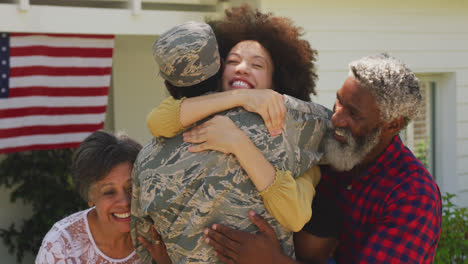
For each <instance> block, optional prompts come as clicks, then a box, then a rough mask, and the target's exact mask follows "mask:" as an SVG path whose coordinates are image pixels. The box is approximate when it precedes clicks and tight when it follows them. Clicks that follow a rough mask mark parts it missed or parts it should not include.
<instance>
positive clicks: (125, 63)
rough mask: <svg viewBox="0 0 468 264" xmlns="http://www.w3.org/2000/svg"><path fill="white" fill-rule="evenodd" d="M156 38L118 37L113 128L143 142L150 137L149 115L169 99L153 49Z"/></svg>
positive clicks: (116, 42) (114, 70) (114, 78)
mask: <svg viewBox="0 0 468 264" xmlns="http://www.w3.org/2000/svg"><path fill="white" fill-rule="evenodd" d="M155 40H156V36H122V35H120V36H116V39H115V51H114V65H113V69H112V86H113V87H112V88H113V103H114V114H113V116H114V129H115V131H119V130H123V131H126V132H127V133H128V134H129V136H131V137H133V138H135V139H137V140H138V141H139V142H140V143H142V144H144V143H146V142H147V141H148V140H149V139H150V138H151V135H150V133H149V132H148V129H147V128H146V123H145V119H146V115H147V114H148V113H149V112H150V111H151V109H153V108H154V107H156V106H157V105H158V104H159V103H160V102H161V101H162V100H163V99H164V98H166V97H167V96H168V93H167V91H166V88H165V86H164V84H163V80H162V79H161V77H160V76H159V74H158V72H159V69H158V67H157V65H156V62H155V61H154V59H153V54H152V52H151V46H152V45H153V42H154V41H155Z"/></svg>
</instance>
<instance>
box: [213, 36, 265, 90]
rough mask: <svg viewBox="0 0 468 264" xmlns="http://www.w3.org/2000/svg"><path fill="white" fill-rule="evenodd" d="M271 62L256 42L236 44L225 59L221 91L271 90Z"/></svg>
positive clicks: (263, 49) (247, 41) (248, 41)
mask: <svg viewBox="0 0 468 264" xmlns="http://www.w3.org/2000/svg"><path fill="white" fill-rule="evenodd" d="M272 79H273V61H272V59H271V57H270V54H269V53H268V51H267V50H266V49H265V48H264V47H263V46H262V45H261V44H260V43H258V42H257V41H254V40H246V41H242V42H239V43H237V45H236V46H234V47H233V48H232V49H231V51H230V52H229V54H228V56H227V58H226V66H225V68H224V72H223V78H222V86H223V91H227V90H233V89H272V88H273V87H272V83H273V82H272Z"/></svg>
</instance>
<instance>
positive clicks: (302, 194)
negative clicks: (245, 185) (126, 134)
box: [146, 97, 321, 232]
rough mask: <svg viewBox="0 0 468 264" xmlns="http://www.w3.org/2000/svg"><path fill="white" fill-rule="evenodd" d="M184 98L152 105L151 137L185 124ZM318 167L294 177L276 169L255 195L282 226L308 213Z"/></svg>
mask: <svg viewBox="0 0 468 264" xmlns="http://www.w3.org/2000/svg"><path fill="white" fill-rule="evenodd" d="M184 99H185V98H182V99H180V100H176V99H174V98H173V97H169V98H167V99H166V100H164V101H163V102H162V103H161V104H160V105H159V106H158V107H156V108H155V109H153V110H152V111H151V113H149V114H148V116H147V118H146V124H147V126H148V128H149V130H150V132H151V134H153V136H155V137H168V138H170V137H173V136H175V135H177V134H178V133H179V132H181V131H182V130H184V129H185V128H184V127H183V126H182V124H181V123H180V116H179V111H180V104H181V103H182V101H183V100H184ZM320 177H321V174H320V169H319V167H318V166H314V167H312V168H311V169H309V170H308V171H306V172H305V173H304V174H302V175H301V176H299V177H297V178H296V179H295V180H294V178H293V177H292V175H291V172H290V171H281V170H277V171H276V178H275V181H274V182H273V183H272V184H271V185H270V186H269V187H268V188H267V189H266V190H264V191H262V192H260V193H259V195H260V196H261V197H262V198H263V203H264V204H265V208H266V209H267V210H268V211H269V212H270V213H271V215H273V217H274V218H275V219H276V220H278V222H279V223H280V224H281V225H282V226H284V227H285V228H286V229H288V230H291V231H294V232H297V231H300V230H301V229H302V227H303V226H304V225H305V224H306V223H307V222H308V221H309V219H310V217H311V216H312V207H311V205H312V199H313V197H314V195H315V187H316V186H317V184H318V182H319V181H320Z"/></svg>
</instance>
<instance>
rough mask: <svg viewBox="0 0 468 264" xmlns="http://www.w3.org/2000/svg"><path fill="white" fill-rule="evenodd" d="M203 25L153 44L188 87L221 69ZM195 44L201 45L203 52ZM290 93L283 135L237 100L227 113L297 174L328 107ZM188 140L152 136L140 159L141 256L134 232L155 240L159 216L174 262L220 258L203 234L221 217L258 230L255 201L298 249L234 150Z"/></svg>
mask: <svg viewBox="0 0 468 264" xmlns="http://www.w3.org/2000/svg"><path fill="white" fill-rule="evenodd" d="M200 28H206V26H205V24H202V23H191V24H183V25H180V26H177V27H175V28H174V29H172V30H170V31H168V32H166V33H165V34H163V35H161V37H160V38H159V40H158V41H157V42H156V43H155V45H154V46H153V51H154V56H155V58H156V61H157V62H158V64H160V69H161V71H165V72H164V73H161V76H163V77H164V78H165V79H166V80H167V81H169V82H170V83H171V84H174V85H176V86H177V85H178V86H183V87H187V86H188V87H190V86H191V85H194V84H197V83H198V82H202V81H203V80H206V79H208V78H210V77H211V76H213V75H215V74H216V73H217V70H218V69H219V55H218V52H217V47H216V46H213V45H210V44H208V43H210V40H211V39H215V37H214V35H213V33H212V31H211V30H200ZM160 46H163V47H164V48H162V47H160ZM209 49H211V50H209ZM194 50H195V51H199V52H200V53H198V55H199V56H198V55H197V53H196V52H193V51H194ZM202 52H203V54H204V56H203V58H201V57H202V56H201V53H202ZM186 54H189V55H188V56H185V55H186ZM206 56H208V57H206ZM213 63H214V64H216V63H217V64H218V67H215V66H213ZM166 64H170V65H166ZM167 69H169V70H167ZM177 75H181V76H184V78H181V79H178V77H177ZM190 76H193V77H190ZM284 98H285V106H286V109H287V112H286V117H285V122H284V129H283V133H282V134H281V135H280V136H277V137H271V136H270V134H269V132H268V130H267V129H266V127H265V125H264V122H263V120H262V119H261V118H260V116H258V115H256V114H254V113H250V112H247V111H245V110H243V109H240V108H238V109H233V110H230V111H226V112H224V113H222V114H223V115H226V116H228V117H229V118H231V119H232V120H233V121H234V123H235V124H236V125H237V126H238V127H239V128H240V129H241V130H242V131H244V132H245V133H246V134H247V135H248V136H249V138H250V139H251V140H252V142H253V143H254V144H255V145H256V146H257V147H258V148H259V149H260V150H261V151H262V152H263V154H264V156H265V157H266V158H267V159H268V160H269V161H270V162H271V163H272V164H273V165H274V166H276V167H277V168H278V169H279V170H289V171H291V172H292V175H294V176H298V175H301V174H303V173H304V172H305V171H306V170H307V169H309V168H310V167H312V166H313V165H315V164H317V162H318V160H319V159H320V157H321V152H320V142H321V139H322V137H323V135H324V133H325V131H326V127H327V125H328V120H329V118H330V111H329V110H328V109H326V108H324V107H322V106H320V105H317V104H312V103H306V102H303V101H300V100H297V99H294V98H292V97H289V96H286V95H285V96H284ZM190 145H191V144H190V143H186V142H184V141H183V137H182V135H181V134H179V135H177V136H176V137H174V138H170V139H167V138H154V139H153V140H152V141H151V142H150V143H149V144H148V145H146V146H145V147H144V148H143V150H142V151H141V152H140V154H139V156H138V158H137V161H136V162H135V166H134V171H133V176H132V179H133V195H132V205H131V215H132V216H131V217H132V223H131V235H132V238H133V241H134V243H135V245H134V246H135V248H136V250H137V252H138V253H139V254H140V256H142V258H143V259H144V260H145V261H147V262H148V261H149V260H150V259H151V257H150V255H149V253H148V252H147V251H146V250H145V248H144V247H143V246H142V245H141V244H139V243H137V240H136V239H135V238H136V237H137V236H139V235H141V236H143V237H145V238H146V239H148V240H150V238H151V231H150V227H151V225H152V224H153V223H154V225H155V227H156V229H157V230H158V231H159V232H160V234H161V236H162V237H163V238H164V241H165V243H166V246H167V250H168V253H169V256H170V257H171V259H172V260H173V261H174V262H175V263H187V262H188V263H217V262H218V260H217V259H216V257H215V256H214V254H213V253H214V251H213V249H212V248H211V247H210V246H208V245H206V244H205V243H204V241H203V239H204V236H203V229H204V228H205V227H207V226H210V225H211V224H213V223H222V224H225V225H227V226H231V227H233V228H235V229H238V230H244V231H248V232H255V231H256V229H257V228H256V226H255V225H253V224H252V223H251V222H250V220H249V219H248V218H247V217H246V216H247V214H248V211H249V210H251V209H253V210H254V211H255V212H257V213H258V214H260V215H262V216H263V217H264V218H265V219H266V220H267V221H268V222H269V223H270V224H271V225H272V227H273V228H274V230H275V231H276V234H277V235H278V239H279V241H280V244H281V246H282V250H283V252H284V253H285V254H287V255H289V256H294V247H293V240H292V235H293V234H292V232H289V231H287V230H286V229H284V228H283V227H282V226H281V225H280V224H279V223H278V222H277V221H276V220H275V219H274V218H273V217H272V216H271V215H270V214H269V213H268V212H267V211H266V210H265V208H264V206H263V202H262V199H261V198H260V196H259V195H258V192H257V190H256V189H255V187H254V185H253V184H252V182H251V181H250V179H249V178H248V176H247V175H246V174H245V172H244V171H243V169H242V168H241V166H240V165H239V163H238V161H237V160H236V158H235V157H234V156H233V155H230V154H229V155H228V154H223V153H220V152H215V151H206V152H202V153H192V152H189V151H188V147H189V146H190Z"/></svg>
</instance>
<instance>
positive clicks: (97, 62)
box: [10, 56, 112, 67]
mask: <svg viewBox="0 0 468 264" xmlns="http://www.w3.org/2000/svg"><path fill="white" fill-rule="evenodd" d="M89 65H93V67H110V66H111V65H112V58H79V57H69V58H60V57H47V56H24V57H10V67H28V66H49V67H89Z"/></svg>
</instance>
